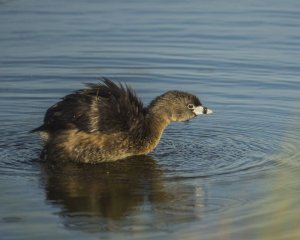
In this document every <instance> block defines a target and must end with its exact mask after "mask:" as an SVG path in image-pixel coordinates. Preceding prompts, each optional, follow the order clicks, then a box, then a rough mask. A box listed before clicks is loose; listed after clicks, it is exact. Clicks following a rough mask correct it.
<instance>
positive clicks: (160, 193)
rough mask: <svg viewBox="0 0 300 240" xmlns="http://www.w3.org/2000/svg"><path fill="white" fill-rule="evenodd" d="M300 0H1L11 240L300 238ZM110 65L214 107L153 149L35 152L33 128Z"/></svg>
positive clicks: (146, 89) (0, 66) (1, 92)
mask: <svg viewBox="0 0 300 240" xmlns="http://www.w3.org/2000/svg"><path fill="white" fill-rule="evenodd" d="M299 16H300V2H299V1H297V0H288V1H277V0H273V1H271V0H266V1H258V0H251V1H237V0H236V1H234V0H230V1H221V0H213V1H196V0H191V1H164V2H163V3H162V1H148V2H144V1H134V0H133V1H92V0H91V1H84V2H83V1H72V2H70V1H56V0H54V1H47V2H45V1H36V0H28V1H20V0H15V1H8V0H7V1H0V132H1V137H0V193H1V195H0V206H1V207H0V233H1V238H3V239H53V238H57V239H74V238H76V239H299V236H300V231H299V223H300V207H299V204H300V190H299V189H300V177H299V171H300V154H299V147H300V125H299V116H300V111H299V100H300V81H299V78H300V68H299V62H300V31H299V27H300V18H299ZM101 76H106V77H110V78H113V79H116V80H119V81H121V82H126V83H129V84H130V85H132V86H133V87H134V88H135V89H136V91H137V93H138V94H139V96H140V97H141V98H142V99H143V101H144V102H145V103H148V102H149V101H150V100H151V99H153V98H154V97H155V96H157V95H158V94H161V93H162V92H164V91H166V90H170V89H178V90H185V91H190V92H192V93H194V94H197V95H199V96H200V97H201V100H202V101H203V103H204V104H205V105H207V106H208V107H210V108H212V109H213V110H214V111H215V112H214V114H213V115H211V116H206V117H200V118H196V119H194V120H193V121H190V122H189V123H174V124H172V125H170V126H169V127H168V128H167V129H166V131H165V133H164V135H163V138H162V140H161V143H160V144H159V146H158V147H157V149H156V150H155V151H154V152H153V153H151V154H150V155H149V156H145V157H136V158H133V159H130V160H128V161H121V162H117V163H113V164H99V165H92V166H90V165H74V164H64V165H53V164H51V163H45V162H41V161H40V160H39V159H38V155H39V152H40V150H41V144H40V140H39V138H38V137H37V136H36V135H33V134H29V133H28V131H29V130H30V129H32V128H34V127H36V126H38V125H40V123H41V122H42V119H43V114H44V112H45V110H46V109H47V108H48V107H49V106H50V105H52V104H54V103H55V102H56V101H58V99H59V98H60V97H62V96H63V95H65V94H67V93H69V92H70V91H71V90H75V89H78V88H81V87H82V86H83V83H86V82H95V81H97V78H99V77H101Z"/></svg>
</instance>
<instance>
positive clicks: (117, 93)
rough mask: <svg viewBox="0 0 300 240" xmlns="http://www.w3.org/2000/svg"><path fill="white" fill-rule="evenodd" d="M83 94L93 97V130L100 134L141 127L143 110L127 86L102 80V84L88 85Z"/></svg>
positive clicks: (143, 115) (105, 79)
mask: <svg viewBox="0 0 300 240" xmlns="http://www.w3.org/2000/svg"><path fill="white" fill-rule="evenodd" d="M88 86H89V88H88V89H86V90H83V91H82V93H83V94H88V95H90V94H91V95H93V96H94V97H95V98H94V102H93V104H92V105H93V108H95V109H97V110H98V112H94V114H95V115H96V116H97V114H98V118H97V117H96V116H92V118H94V120H95V122H92V125H93V126H94V128H95V127H96V126H97V131H100V132H119V131H122V132H126V131H131V130H132V129H137V128H139V127H141V125H142V124H143V123H144V117H145V109H144V108H143V104H142V102H141V101H140V100H139V98H138V97H137V96H136V94H135V92H134V91H133V90H132V89H131V88H130V87H128V86H127V85H125V86H123V85H121V84H115V83H114V82H112V81H111V80H109V79H107V78H104V80H103V83H100V84H88Z"/></svg>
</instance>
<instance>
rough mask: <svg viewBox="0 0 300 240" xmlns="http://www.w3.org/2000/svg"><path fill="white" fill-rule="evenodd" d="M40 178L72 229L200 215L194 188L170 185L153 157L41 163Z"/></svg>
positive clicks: (110, 228)
mask: <svg viewBox="0 0 300 240" xmlns="http://www.w3.org/2000/svg"><path fill="white" fill-rule="evenodd" d="M42 182H43V185H44V187H45V191H46V198H47V201H48V202H49V203H51V204H53V205H54V206H56V207H59V209H60V211H59V213H58V214H59V215H60V216H61V217H62V219H63V224H64V226H65V227H67V228H68V229H74V230H83V231H88V232H95V231H113V230H117V229H120V228H127V227H128V226H136V225H138V226H141V225H142V226H146V225H148V226H149V222H147V221H150V225H153V224H154V225H157V224H162V223H164V222H169V221H174V215H175V216H177V219H175V221H178V222H180V221H186V220H188V221H190V220H193V219H195V217H196V214H195V213H194V208H190V206H191V202H192V204H194V202H195V200H194V197H193V194H194V190H193V189H191V188H189V186H183V185H182V186H181V185H180V184H179V183H176V184H174V183H170V184H167V183H168V182H165V181H164V180H163V174H162V171H161V170H160V168H159V166H158V164H157V162H156V161H155V160H154V159H153V158H152V157H151V156H138V157H133V158H130V159H127V160H122V161H118V162H114V163H103V164H95V165H90V164H75V163H59V164H58V163H49V162H48V163H43V164H42ZM166 185H167V186H166ZM189 189H190V190H189ZM188 195H191V196H192V198H191V197H189V196H188ZM174 205H175V206H174ZM186 206H189V209H187V208H186ZM176 209H177V210H178V212H179V213H180V214H179V215H177V214H176V213H174V211H176ZM183 212H184V214H182V213H183ZM166 218H167V219H166ZM149 219H150V220H149Z"/></svg>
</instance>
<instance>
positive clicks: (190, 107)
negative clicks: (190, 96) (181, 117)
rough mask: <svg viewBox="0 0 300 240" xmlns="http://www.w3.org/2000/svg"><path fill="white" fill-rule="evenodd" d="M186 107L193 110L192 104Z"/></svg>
mask: <svg viewBox="0 0 300 240" xmlns="http://www.w3.org/2000/svg"><path fill="white" fill-rule="evenodd" d="M187 107H188V109H194V108H195V106H194V104H189V105H187Z"/></svg>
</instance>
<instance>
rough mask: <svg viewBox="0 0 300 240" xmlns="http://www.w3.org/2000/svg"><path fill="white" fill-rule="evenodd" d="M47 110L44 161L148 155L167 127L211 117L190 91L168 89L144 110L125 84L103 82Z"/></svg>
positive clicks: (101, 159) (95, 159) (38, 129)
mask: <svg viewBox="0 0 300 240" xmlns="http://www.w3.org/2000/svg"><path fill="white" fill-rule="evenodd" d="M87 86H88V88H86V89H83V90H78V91H76V92H74V93H72V94H69V95H67V96H65V97H64V98H63V99H62V100H61V101H60V102H58V103H56V104H55V105H53V106H52V107H50V108H49V109H48V110H47V112H46V114H45V118H44V124H43V125H42V126H40V127H38V128H36V129H33V130H32V132H37V131H38V132H40V133H41V136H42V138H43V140H44V143H45V145H44V150H43V154H42V155H43V157H44V158H45V159H53V160H58V161H64V160H71V161H76V162H89V163H96V162H107V161H115V160H118V159H122V158H126V157H129V156H134V155H143V154H147V153H149V152H150V151H151V150H153V149H154V148H155V147H156V145H157V144H158V142H159V140H160V137H161V135H162V133H163V130H164V129H165V127H166V126H167V125H168V124H170V123H171V122H174V121H186V120H189V119H191V118H193V117H195V116H197V115H200V114H209V113H212V111H211V110H209V109H208V108H206V107H203V106H202V104H201V102H200V100H199V99H198V98H197V97H196V96H194V95H192V94H189V93H186V92H181V91H168V92H166V93H164V94H162V95H160V96H158V97H157V98H155V99H154V100H153V101H152V102H151V103H150V104H149V106H148V107H146V108H144V107H143V104H142V102H141V101H140V100H139V99H138V97H137V96H136V94H135V92H134V91H133V90H132V89H131V88H130V87H128V86H127V85H125V86H124V85H121V84H115V83H114V82H112V81H111V80H109V79H107V78H104V79H103V82H101V83H99V84H87Z"/></svg>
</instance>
